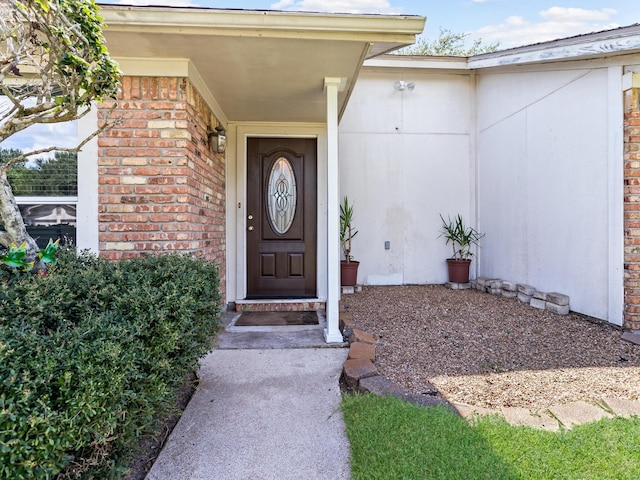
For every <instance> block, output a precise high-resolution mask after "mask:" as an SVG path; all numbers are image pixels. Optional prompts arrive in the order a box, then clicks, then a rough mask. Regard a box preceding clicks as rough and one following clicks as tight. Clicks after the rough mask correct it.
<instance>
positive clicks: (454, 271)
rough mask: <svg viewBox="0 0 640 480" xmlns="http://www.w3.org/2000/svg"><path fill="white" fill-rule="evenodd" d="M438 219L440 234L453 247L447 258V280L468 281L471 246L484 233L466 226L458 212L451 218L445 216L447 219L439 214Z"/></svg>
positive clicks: (476, 243) (453, 281) (471, 253)
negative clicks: (451, 254)
mask: <svg viewBox="0 0 640 480" xmlns="http://www.w3.org/2000/svg"><path fill="white" fill-rule="evenodd" d="M440 220H442V230H441V232H440V236H441V237H444V238H445V239H446V240H447V244H449V243H451V246H452V248H453V257H451V258H448V259H447V268H448V270H449V282H451V283H468V282H469V267H470V266H471V257H472V256H473V252H472V251H471V247H472V246H473V245H478V242H479V240H480V239H481V238H482V237H484V233H479V232H478V231H477V230H476V229H475V228H473V227H466V226H465V224H464V220H463V219H462V215H460V214H458V215H457V216H456V217H454V218H453V219H451V217H447V220H445V219H444V217H443V216H442V214H441V215H440Z"/></svg>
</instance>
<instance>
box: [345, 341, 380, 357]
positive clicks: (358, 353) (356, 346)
mask: <svg viewBox="0 0 640 480" xmlns="http://www.w3.org/2000/svg"><path fill="white" fill-rule="evenodd" d="M357 358H366V359H367V360H371V361H372V362H373V361H374V360H375V359H376V347H375V345H372V344H370V343H362V342H353V343H352V344H351V346H350V347H349V354H348V355H347V359H348V360H351V359H357Z"/></svg>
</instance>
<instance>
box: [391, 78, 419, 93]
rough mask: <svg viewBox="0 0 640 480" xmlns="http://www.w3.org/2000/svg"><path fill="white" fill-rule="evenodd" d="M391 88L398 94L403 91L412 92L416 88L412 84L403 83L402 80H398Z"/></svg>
mask: <svg viewBox="0 0 640 480" xmlns="http://www.w3.org/2000/svg"><path fill="white" fill-rule="evenodd" d="M393 88H395V89H396V90H398V91H400V92H402V91H404V90H409V91H412V90H413V89H414V88H416V84H415V83H413V82H405V81H404V80H398V81H397V82H396V83H394V84H393Z"/></svg>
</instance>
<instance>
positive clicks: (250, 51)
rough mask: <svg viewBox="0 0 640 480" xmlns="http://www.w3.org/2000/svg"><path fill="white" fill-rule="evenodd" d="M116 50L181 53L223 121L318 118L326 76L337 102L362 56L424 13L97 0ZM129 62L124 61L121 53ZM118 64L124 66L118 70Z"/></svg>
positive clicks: (410, 31) (163, 55)
mask: <svg viewBox="0 0 640 480" xmlns="http://www.w3.org/2000/svg"><path fill="white" fill-rule="evenodd" d="M102 8H103V10H102V16H103V17H104V18H105V21H106V23H107V25H108V26H107V28H106V29H105V36H106V38H107V47H108V48H109V52H110V54H111V56H112V57H114V58H115V59H116V60H118V59H127V58H129V59H131V58H134V59H157V60H161V59H179V58H183V59H188V60H189V61H190V63H191V65H193V67H194V68H195V70H196V71H197V72H198V74H199V76H200V77H201V79H202V82H201V85H202V86H201V87H200V88H207V89H208V90H209V92H201V93H203V95H204V96H205V97H207V94H210V96H211V97H213V98H214V99H215V102H216V103H217V104H218V105H219V107H220V110H221V111H222V115H223V116H224V118H225V120H227V121H235V122H242V121H252V122H324V121H325V118H326V102H325V96H324V93H323V85H324V79H325V78H326V77H334V78H342V79H345V89H344V91H342V92H341V93H340V95H339V103H340V111H343V110H344V108H345V106H346V102H347V101H348V97H349V94H350V92H351V89H352V88H353V85H354V83H355V81H356V79H357V76H358V73H359V71H360V68H361V67H362V63H363V61H364V60H365V59H366V58H370V57H371V56H374V55H377V54H380V53H383V52H385V51H388V50H393V49H396V48H399V47H402V46H404V45H408V44H411V43H413V41H414V40H415V35H416V34H417V33H420V32H421V31H422V28H423V26H424V21H425V19H424V18H423V17H412V16H409V17H407V16H379V15H325V14H307V13H290V12H271V11H245V10H214V9H193V8H158V7H154V8H152V7H122V6H115V5H102ZM128 64H131V62H128ZM124 73H125V74H127V73H128V72H126V71H125V72H124Z"/></svg>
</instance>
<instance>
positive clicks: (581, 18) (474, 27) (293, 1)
mask: <svg viewBox="0 0 640 480" xmlns="http://www.w3.org/2000/svg"><path fill="white" fill-rule="evenodd" d="M98 1H99V3H120V4H125V5H164V6H166V5H170V6H192V7H196V6H197V7H209V8H233V9H255V10H296V11H314V12H338V13H379V14H403V15H421V16H424V17H427V23H426V27H425V31H424V34H423V36H424V37H425V38H426V39H427V40H435V39H437V38H438V35H439V32H440V29H441V28H442V29H449V30H451V31H452V32H454V33H468V34H469V36H468V42H469V43H471V42H472V41H473V40H476V39H478V38H482V40H483V41H484V42H486V43H494V42H499V46H500V49H504V48H512V47H517V46H522V45H529V44H532V43H538V42H544V41H547V40H554V39H557V38H563V37H569V36H573V35H580V34H584V33H590V32H597V31H601V30H607V29H611V28H616V27H620V26H626V25H632V24H636V23H640V0H572V1H565V0H549V1H547V0H448V1H445V0H239V1H238V0H236V1H233V0H98ZM0 106H1V105H0ZM60 128H65V129H68V131H67V132H64V134H62V135H61V131H60ZM75 131H76V126H75V124H70V125H64V126H61V125H56V126H52V125H41V126H36V127H32V128H30V129H29V132H28V134H26V135H22V136H14V137H11V138H10V139H8V140H7V141H5V142H3V144H2V148H21V149H23V150H26V149H28V148H29V149H30V148H33V149H37V148H40V147H43V146H47V145H49V144H51V138H52V135H55V136H56V137H57V139H58V141H59V140H60V139H65V140H66V143H69V145H60V146H72V144H73V143H74V142H75V141H76V140H75V138H76V135H75ZM25 133H26V132H25ZM26 139H29V143H30V145H29V146H27V145H26V144H25V143H26ZM58 143H59V142H58ZM63 143H65V142H63Z"/></svg>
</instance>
